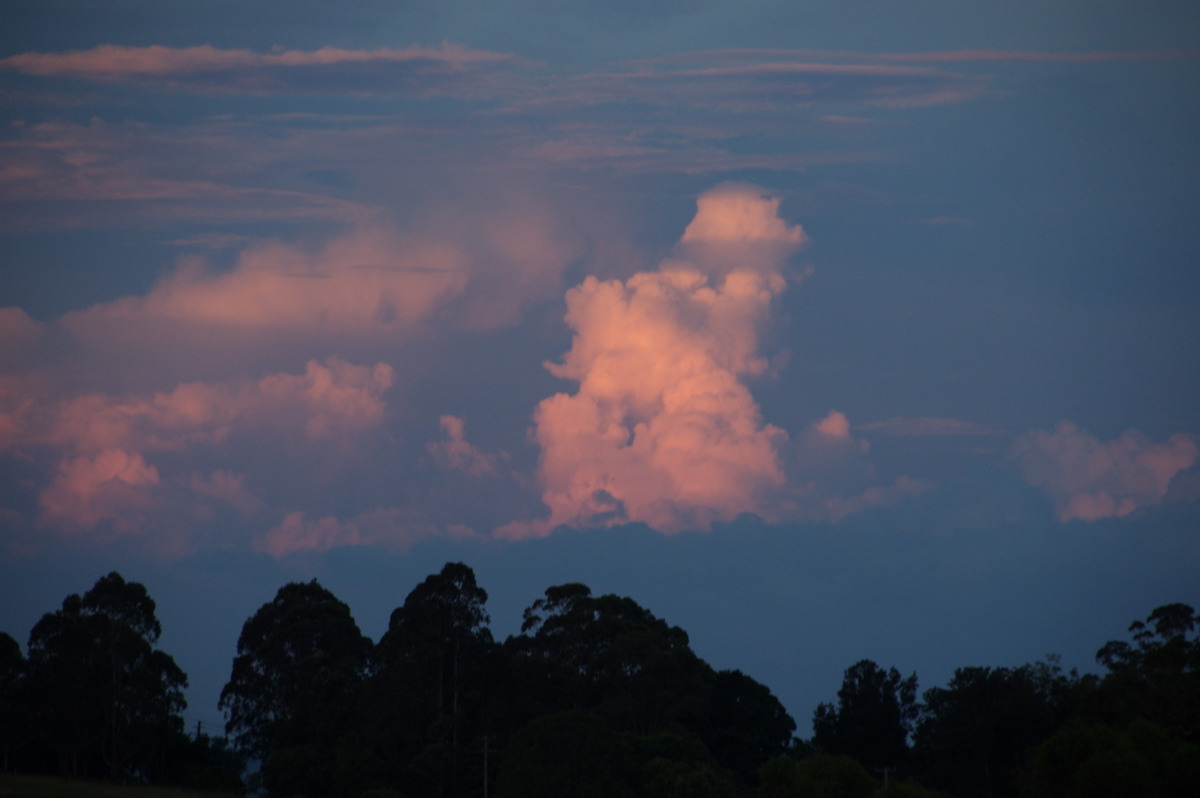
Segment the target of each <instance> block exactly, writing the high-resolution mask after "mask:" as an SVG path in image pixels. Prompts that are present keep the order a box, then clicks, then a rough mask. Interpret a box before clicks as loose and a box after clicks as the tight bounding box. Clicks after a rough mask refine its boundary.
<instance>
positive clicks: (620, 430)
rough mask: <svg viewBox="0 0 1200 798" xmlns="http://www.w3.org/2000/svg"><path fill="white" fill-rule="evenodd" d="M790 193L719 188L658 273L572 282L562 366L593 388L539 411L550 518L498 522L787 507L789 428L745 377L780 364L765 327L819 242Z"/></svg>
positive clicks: (510, 530)
mask: <svg viewBox="0 0 1200 798" xmlns="http://www.w3.org/2000/svg"><path fill="white" fill-rule="evenodd" d="M778 205H779V201H778V199H776V198H774V197H769V196H767V195H765V194H763V192H762V191H761V190H758V189H754V188H751V187H747V186H723V187H720V188H718V189H715V190H713V191H712V192H709V193H707V194H705V195H704V196H702V197H701V198H700V200H699V201H698V203H697V214H696V218H695V219H694V220H693V222H692V224H691V225H689V227H688V229H687V232H685V234H684V237H683V240H682V242H681V244H680V247H679V248H678V249H677V251H676V253H675V255H674V256H673V257H672V258H669V259H668V260H666V261H664V262H663V264H662V265H661V267H660V269H659V271H657V272H644V273H640V274H636V275H634V276H633V277H631V278H630V279H629V280H627V281H624V282H622V281H618V280H610V281H603V282H602V281H600V280H597V279H596V278H594V277H589V278H587V279H586V280H585V281H584V282H583V284H581V285H580V286H578V287H576V288H573V289H571V290H570V291H569V292H568V293H567V315H566V321H567V323H568V325H570V327H571V328H572V329H573V330H574V331H575V336H574V341H573V343H572V346H571V350H570V351H569V352H568V353H567V354H566V356H565V357H564V359H563V362H562V363H561V364H547V368H549V369H550V371H551V372H552V373H553V374H555V375H556V376H558V377H561V378H563V379H569V380H572V381H575V382H577V383H578V384H579V389H578V391H577V392H576V393H575V394H573V395H569V394H563V393H560V394H556V395H555V396H552V397H550V398H548V399H546V400H544V401H543V402H541V404H539V405H538V408H537V410H536V411H535V413H534V423H535V427H534V433H533V434H534V437H535V439H536V440H537V442H538V444H539V445H540V447H541V459H540V463H539V469H538V475H539V480H540V482H541V484H542V488H543V493H542V500H543V502H544V503H545V504H546V505H547V507H549V509H550V517H549V518H548V519H545V520H543V521H538V522H532V523H524V522H518V523H514V524H509V525H507V526H505V527H502V528H501V529H499V530H497V533H496V534H497V535H499V536H501V537H528V536H540V535H545V534H548V533H549V532H551V531H552V530H553V529H554V528H555V527H557V526H559V525H563V524H566V525H574V526H608V525H611V524H615V523H625V522H631V521H641V522H644V523H647V524H649V525H651V526H653V527H655V528H656V529H659V530H660V531H663V532H678V531H680V530H682V529H687V528H692V529H704V528H707V527H708V526H710V525H711V524H712V523H713V522H715V521H725V520H730V519H732V518H734V517H735V516H737V515H738V514H740V513H744V512H755V513H759V514H760V515H763V516H764V517H768V518H772V517H775V516H777V515H778V501H777V499H778V497H777V494H779V493H780V492H781V490H782V489H783V487H784V485H785V481H786V480H785V477H784V473H783V469H782V465H781V461H780V457H779V448H780V447H781V446H782V445H783V444H784V443H785V442H786V440H787V433H786V432H784V431H783V430H782V429H780V428H778V427H775V426H773V425H770V424H765V423H764V422H763V419H762V416H761V413H760V412H759V409H758V405H757V403H756V402H755V401H754V399H753V397H752V396H751V394H750V392H749V390H748V389H747V388H746V386H745V385H744V384H743V383H742V381H741V378H742V377H743V376H746V375H752V374H761V373H763V372H764V371H765V369H766V361H765V359H764V358H762V357H761V356H759V355H758V354H757V351H756V350H757V346H758V336H757V327H758V326H759V325H760V323H761V322H763V321H764V320H765V318H766V316H767V313H768V310H769V307H770V304H771V302H772V301H773V299H774V298H775V297H776V296H778V295H779V294H780V293H781V292H782V291H783V290H784V288H785V286H786V281H785V280H784V277H783V274H782V269H783V266H784V259H785V258H786V257H787V255H789V254H790V253H791V252H792V251H794V250H795V249H796V248H797V247H799V246H800V245H801V244H802V243H803V242H804V240H805V237H804V234H803V231H802V230H801V229H800V228H799V227H793V226H789V225H787V224H786V223H784V222H783V221H782V220H780V219H779V217H778V213H777V212H778ZM738 247H741V248H742V249H741V252H742V255H743V257H742V258H741V259H738V258H737V257H736V254H737V253H736V250H737V248H738Z"/></svg>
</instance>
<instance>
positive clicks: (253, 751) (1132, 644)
mask: <svg viewBox="0 0 1200 798" xmlns="http://www.w3.org/2000/svg"><path fill="white" fill-rule="evenodd" d="M487 598H488V597H487V593H486V591H485V590H484V589H483V588H482V587H480V586H479V585H478V584H477V582H476V579H475V574H474V572H473V571H472V570H471V569H470V568H469V567H468V566H466V565H464V564H462V563H447V564H446V566H445V567H444V568H443V569H442V570H441V571H440V572H439V573H436V574H431V575H430V576H429V577H427V578H426V579H425V580H424V581H423V582H421V583H420V584H419V585H418V586H417V587H416V588H414V589H413V590H412V592H411V593H409V595H408V596H407V598H406V599H405V601H404V603H403V605H402V606H400V607H398V608H396V609H395V610H394V611H393V612H392V614H391V617H390V619H389V623H388V628H387V631H386V632H385V633H384V634H383V636H382V637H381V638H380V639H379V641H378V642H373V641H371V640H370V639H369V638H367V637H366V636H364V635H363V634H362V633H361V632H360V630H359V628H358V626H357V624H356V623H355V621H354V619H353V617H352V615H351V613H350V609H349V607H348V606H347V605H346V604H344V603H343V602H341V601H340V600H339V599H338V598H337V597H336V596H334V595H333V594H332V593H331V592H330V591H329V590H327V589H326V588H324V587H322V586H321V585H320V584H319V583H318V582H317V581H316V580H313V581H311V582H293V583H289V584H287V585H284V586H283V587H281V588H280V589H279V591H278V593H277V594H276V595H275V598H274V599H273V600H271V601H270V602H268V603H266V604H264V605H263V606H262V607H260V608H259V609H258V610H257V611H256V612H255V613H254V614H253V615H252V616H251V617H250V618H248V619H247V620H246V622H245V624H244V625H243V627H242V632H241V635H240V636H239V638H238V641H237V651H236V656H235V658H234V660H233V664H232V668H231V672H230V677H229V681H228V682H227V683H226V685H225V687H224V689H223V690H222V692H221V696H220V702H219V706H220V708H221V709H222V710H223V711H224V713H225V717H226V720H227V722H226V729H225V731H226V735H227V736H225V737H209V736H206V735H203V734H200V733H197V734H196V735H195V736H194V737H189V736H188V735H187V734H186V733H185V731H184V725H183V719H182V717H181V714H180V713H181V712H182V711H183V709H184V708H185V706H186V703H185V701H184V697H183V690H184V689H185V688H186V686H187V677H186V675H185V674H184V673H183V671H182V670H181V669H180V668H179V667H178V665H176V663H175V662H174V660H173V659H172V658H171V657H170V656H169V655H168V654H166V653H165V652H163V651H161V650H160V649H159V648H158V646H157V642H158V639H159V637H160V635H161V631H162V630H161V626H160V625H159V622H158V620H157V618H156V616H155V605H154V601H153V600H152V599H151V598H150V596H149V595H148V593H147V591H146V589H145V588H144V587H143V586H142V585H140V584H138V583H136V582H126V581H125V580H124V579H123V578H122V577H121V576H120V575H119V574H116V573H111V574H109V575H107V576H105V577H103V578H101V579H100V580H99V581H97V582H96V584H95V586H93V588H92V589H91V590H89V591H88V592H87V593H85V594H84V595H83V596H79V595H72V596H68V597H67V599H66V600H64V602H63V605H62V608H61V609H60V610H58V611H56V612H52V613H47V614H46V615H45V616H44V617H43V618H42V619H41V620H40V621H39V622H38V623H37V625H35V626H34V628H33V630H32V632H31V633H30V636H29V643H28V646H27V651H28V656H27V657H26V656H25V655H23V654H22V652H21V648H20V646H19V645H18V644H17V643H16V641H15V640H13V638H12V637H10V636H8V635H6V634H3V633H0V744H2V747H3V769H4V772H18V771H19V772H22V773H57V774H60V775H63V776H67V777H72V778H97V777H103V778H108V779H113V780H122V781H133V782H151V783H162V784H183V785H186V786H193V787H203V788H209V789H219V790H226V791H229V792H244V791H246V790H250V791H252V792H262V793H265V794H266V795H268V796H270V797H271V798H278V797H282V796H322V797H324V796H328V797H329V798H401V797H403V798H425V797H426V796H428V797H429V798H434V797H437V798H443V797H445V798H460V797H461V798H467V797H469V796H470V797H473V796H489V797H490V796H498V798H538V797H539V796H546V797H547V798H550V797H553V798H570V797H571V796H578V797H579V798H591V796H596V797H597V798H600V797H601V796H603V797H605V798H620V797H621V796H630V797H631V798H632V796H639V797H645V798H674V797H675V796H688V797H689V798H709V797H711V798H725V797H726V796H734V797H735V798H736V797H737V796H745V797H746V798H752V797H753V796H759V798H805V797H808V796H815V797H819V798H869V797H870V796H912V797H913V798H920V797H921V796H936V795H950V796H958V797H959V798H976V797H977V796H978V797H979V798H983V797H984V796H1029V797H1030V798H1041V797H1042V796H1046V797H1047V798H1049V796H1056V797H1057V796H1075V795H1078V796H1104V795H1114V796H1115V795H1122V796H1125V795H1132V794H1137V795H1143V796H1185V795H1187V796H1190V795H1193V794H1194V789H1195V784H1197V783H1200V638H1198V636H1197V633H1198V631H1200V616H1198V615H1197V614H1196V613H1195V612H1194V611H1193V609H1192V608H1191V607H1189V606H1187V605H1184V604H1171V605H1167V606H1164V607H1160V608H1158V609H1156V610H1154V611H1153V612H1152V613H1151V614H1150V616H1149V618H1148V619H1147V620H1146V621H1144V622H1142V621H1138V622H1135V623H1134V624H1133V625H1132V626H1131V627H1130V633H1131V639H1130V640H1128V641H1111V642H1109V643H1107V644H1106V645H1105V646H1103V647H1102V648H1101V649H1100V651H1099V652H1098V654H1097V660H1098V662H1099V664H1100V665H1101V666H1102V667H1103V669H1104V671H1105V673H1104V675H1103V676H1095V675H1084V676H1081V675H1079V674H1078V673H1077V672H1075V671H1070V672H1064V671H1063V670H1062V669H1061V668H1060V667H1059V666H1058V663H1057V662H1056V661H1054V660H1053V659H1050V660H1047V661H1045V662H1039V663H1031V664H1027V665H1022V666H1019V667H998V668H993V667H969V668H959V669H958V670H956V671H955V674H954V677H953V678H952V679H951V681H950V683H949V684H947V685H945V686H942V687H932V688H929V689H927V690H925V692H924V694H923V696H919V692H918V690H919V687H918V683H917V677H916V674H910V675H908V676H904V675H902V674H901V673H900V672H898V671H897V670H896V669H895V668H884V667H881V666H880V665H878V664H876V663H875V662H873V661H870V660H862V661H860V662H858V663H855V664H854V665H852V666H851V667H850V668H848V669H847V670H846V672H845V676H844V679H843V682H842V685H841V688H840V689H839V690H838V692H837V696H836V700H834V701H831V702H829V703H823V704H821V705H820V706H818V708H817V709H816V711H815V713H814V716H813V735H812V737H811V738H809V739H800V738H798V737H796V735H795V731H796V724H795V722H794V720H793V719H792V718H791V717H790V716H789V715H788V713H787V712H786V711H785V709H784V707H783V705H782V704H781V703H780V702H779V701H778V699H776V697H775V696H774V695H773V694H772V693H771V691H770V690H769V689H768V688H767V687H766V686H765V685H762V684H760V683H759V682H757V681H755V680H754V679H752V678H751V677H749V676H747V675H746V674H744V673H742V672H741V671H738V670H716V669H714V668H713V667H711V666H710V665H709V664H708V663H706V662H704V661H703V660H702V659H701V658H700V657H698V656H697V655H696V654H695V653H694V652H693V651H692V649H691V647H690V644H689V640H688V636H687V633H686V632H684V631H683V630H682V629H680V628H679V627H676V626H671V625H669V624H668V623H667V622H665V621H664V620H662V619H660V618H657V617H655V616H654V614H653V613H651V612H650V611H649V610H647V609H645V608H644V607H642V606H640V605H639V604H637V603H636V602H635V601H634V600H632V599H630V598H625V597H621V596H616V595H603V596H596V595H593V594H592V592H591V590H590V589H589V588H588V587H586V586H585V585H582V584H577V583H572V584H564V585H558V586H554V587H550V588H548V589H547V590H546V591H545V593H544V594H543V595H542V597H540V598H539V599H537V600H536V601H535V602H533V604H532V605H530V606H529V607H528V608H527V609H526V610H525V611H524V614H523V619H522V624H521V629H520V632H519V633H518V634H516V635H512V636H510V637H508V638H507V639H506V640H503V641H497V640H495V639H494V638H493V636H492V633H491V631H490V629H489V624H490V618H489V616H488V613H487V610H486V603H487Z"/></svg>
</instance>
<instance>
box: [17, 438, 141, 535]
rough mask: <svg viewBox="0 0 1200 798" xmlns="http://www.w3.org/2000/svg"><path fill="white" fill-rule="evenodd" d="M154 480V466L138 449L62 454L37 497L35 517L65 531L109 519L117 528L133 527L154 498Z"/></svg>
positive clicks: (43, 522) (127, 529) (87, 526)
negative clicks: (39, 513)
mask: <svg viewBox="0 0 1200 798" xmlns="http://www.w3.org/2000/svg"><path fill="white" fill-rule="evenodd" d="M158 483H159V476H158V469H156V468H155V467H154V466H152V465H148V464H147V463H146V461H145V460H144V459H143V458H142V456H141V455H140V454H137V453H131V452H126V451H124V450H122V449H104V450H103V451H101V452H99V453H98V454H96V455H95V456H94V457H92V456H88V455H83V456H80V457H76V458H72V459H70V460H64V461H63V462H62V463H60V464H59V467H58V475H57V476H56V477H55V479H54V482H53V484H51V485H50V487H48V488H47V489H46V490H44V491H42V494H41V496H40V497H39V503H40V504H41V509H42V516H41V518H40V519H39V520H40V523H41V524H43V525H48V524H53V525H55V526H58V527H60V528H63V529H66V530H68V531H81V530H86V529H90V528H92V527H94V526H96V525H97V524H99V523H100V522H101V521H105V520H108V521H112V522H113V525H114V528H115V529H116V530H117V532H118V533H121V532H128V531H132V529H133V528H134V527H135V526H136V525H137V523H138V520H139V517H140V514H141V512H142V511H143V510H144V509H145V508H146V507H147V506H148V505H149V504H150V503H151V501H152V499H151V497H150V492H149V490H148V489H150V488H153V487H154V486H156V485H158Z"/></svg>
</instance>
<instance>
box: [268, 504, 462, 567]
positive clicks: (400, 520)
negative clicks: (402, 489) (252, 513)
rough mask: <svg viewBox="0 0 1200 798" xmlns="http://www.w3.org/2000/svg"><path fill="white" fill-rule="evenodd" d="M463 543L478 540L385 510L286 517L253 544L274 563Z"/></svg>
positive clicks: (455, 527)
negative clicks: (353, 550) (333, 552)
mask: <svg viewBox="0 0 1200 798" xmlns="http://www.w3.org/2000/svg"><path fill="white" fill-rule="evenodd" d="M435 537H436V538H449V539H464V538H473V537H477V535H476V533H475V532H474V531H473V530H471V529H468V528H467V527H464V526H458V525H450V526H446V527H440V526H438V525H436V524H434V523H432V522H430V521H429V520H428V519H427V518H425V517H424V516H422V515H421V514H420V513H419V512H417V511H414V510H410V509H404V508H399V507H385V508H380V509H377V510H372V511H370V512H366V513H362V514H360V515H357V516H354V517H353V518H350V519H347V520H340V519H338V518H336V517H334V516H331V515H328V516H323V517H321V518H317V519H310V518H309V517H308V515H307V514H306V513H304V512H300V511H296V512H291V513H288V514H287V515H286V516H285V517H284V519H283V520H282V521H281V522H280V523H279V524H277V525H275V526H274V527H272V528H271V529H269V530H268V531H267V532H266V534H265V535H263V536H262V537H261V538H259V539H257V540H255V541H254V543H253V547H254V549H255V550H256V551H261V552H265V553H267V554H269V555H271V556H272V557H274V558H275V559H277V560H279V559H283V558H284V557H288V556H290V555H293V554H298V553H304V552H317V553H320V552H325V551H329V550H330V549H334V548H341V547H344V546H383V547H385V548H390V549H393V550H397V551H406V550H407V549H408V548H409V547H411V546H412V545H413V544H414V543H417V542H418V541H421V540H425V539H428V538H435Z"/></svg>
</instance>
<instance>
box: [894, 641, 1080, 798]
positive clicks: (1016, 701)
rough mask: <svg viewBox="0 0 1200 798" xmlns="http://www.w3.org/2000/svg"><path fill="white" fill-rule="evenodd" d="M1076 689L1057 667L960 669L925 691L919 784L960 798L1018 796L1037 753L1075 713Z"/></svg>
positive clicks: (917, 742) (1074, 679) (1074, 678)
mask: <svg viewBox="0 0 1200 798" xmlns="http://www.w3.org/2000/svg"><path fill="white" fill-rule="evenodd" d="M1079 684H1080V680H1079V677H1078V675H1077V674H1076V673H1074V672H1071V673H1070V674H1064V673H1063V672H1062V670H1061V668H1059V667H1058V665H1057V663H1055V662H1054V661H1050V662H1045V663H1038V664H1035V665H1023V666H1021V667H1019V668H959V669H957V670H956V671H955V672H954V678H953V679H952V680H951V681H950V684H949V685H947V686H946V687H932V688H930V689H928V690H926V691H925V702H924V707H923V712H922V716H921V720H920V722H919V724H918V725H917V729H916V734H915V736H914V745H913V748H914V759H915V765H916V768H917V770H918V773H919V777H920V779H921V781H922V782H923V783H924V784H927V785H929V786H930V787H935V788H937V789H943V790H947V791H949V792H950V793H952V794H953V795H955V796H958V797H959V798H976V797H977V796H979V797H981V798H983V797H986V796H1015V795H1017V793H1018V789H1019V786H1020V779H1021V774H1022V772H1023V771H1024V769H1025V767H1026V765H1027V763H1028V761H1029V758H1030V756H1031V755H1032V753H1033V750H1034V749H1035V748H1036V747H1037V746H1038V745H1039V744H1041V743H1042V741H1044V740H1045V739H1046V738H1048V737H1049V736H1050V735H1051V734H1052V733H1053V732H1054V731H1055V729H1057V728H1058V727H1059V725H1061V724H1062V723H1063V722H1064V721H1065V720H1066V719H1067V717H1069V716H1070V714H1071V713H1072V712H1073V711H1074V709H1075V701H1076V698H1077V696H1078V693H1079V689H1080V688H1079Z"/></svg>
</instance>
